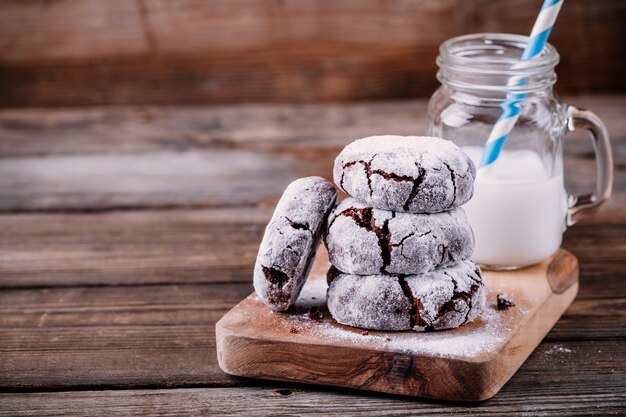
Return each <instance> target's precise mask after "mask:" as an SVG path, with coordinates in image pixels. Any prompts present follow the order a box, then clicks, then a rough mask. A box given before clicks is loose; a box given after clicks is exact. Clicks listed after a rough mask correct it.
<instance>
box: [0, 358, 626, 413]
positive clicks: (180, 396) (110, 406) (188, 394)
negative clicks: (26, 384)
mask: <svg viewBox="0 0 626 417" xmlns="http://www.w3.org/2000/svg"><path fill="white" fill-rule="evenodd" d="M545 347H547V346H545ZM545 347H543V348H542V347H540V348H539V350H540V351H541V352H540V353H539V354H546V351H545V350H544V348H545ZM561 348H562V349H566V348H563V347H561ZM550 349H553V347H550ZM546 356H547V357H548V358H550V357H551V358H552V361H554V359H555V355H554V354H546ZM559 356H560V357H561V358H563V357H564V356H563V355H562V354H558V356H557V357H559ZM559 360H563V359H559ZM518 375H519V374H517V375H516V376H514V377H513V379H512V380H511V383H510V384H508V385H507V386H505V387H504V389H503V391H502V394H501V395H498V396H496V397H495V398H492V399H491V400H489V401H488V402H486V403H481V404H480V405H475V404H461V405H457V404H455V405H452V404H449V403H448V404H446V403H443V404H442V403H439V402H429V401H426V400H422V399H420V400H416V399H406V398H403V397H395V396H390V395H376V396H372V395H368V394H367V393H363V392H358V391H352V390H346V389H339V388H333V389H324V388H320V387H310V386H298V385H296V386H289V385H288V386H286V385H284V384H283V385H278V386H274V387H263V388H262V387H254V388H248V387H246V388H203V389H199V388H196V389H176V390H171V389H170V390H166V389H160V390H128V391H84V392H55V393H32V394H30V393H25V394H10V395H7V394H4V395H3V394H0V408H1V409H0V416H7V417H8V416H11V417H14V416H29V415H37V416H42V417H44V416H46V417H47V416H77V417H78V416H80V417H85V416H101V415H109V414H111V415H119V416H139V415H143V416H148V415H149V416H189V415H202V416H204V415H207V416H215V417H218V416H233V415H237V416H254V417H257V416H291V415H325V416H333V417H334V416H363V417H373V416H379V415H381V410H384V414H385V415H388V416H397V417H400V416H415V415H420V416H425V417H439V416H449V415H455V416H461V417H469V416H475V415H477V414H480V415H499V416H502V415H520V416H529V415H530V416H537V417H544V416H563V415H564V413H567V415H575V416H598V415H605V416H610V415H616V416H617V415H623V412H624V408H625V407H626V405H625V399H624V395H623V389H624V385H623V383H622V384H620V383H616V384H610V385H609V384H607V385H605V386H602V385H600V386H595V385H592V384H589V385H588V386H587V387H577V386H569V385H568V386H567V388H566V387H565V386H564V385H563V384H560V383H555V384H545V385H544V384H538V383H536V382H534V383H533V382H532V381H527V382H526V383H525V384H524V383H523V381H521V380H520V378H519V377H518ZM555 382H557V381H555ZM558 382H564V381H562V380H559V381H558Z"/></svg>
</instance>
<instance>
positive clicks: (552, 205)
mask: <svg viewBox="0 0 626 417" xmlns="http://www.w3.org/2000/svg"><path fill="white" fill-rule="evenodd" d="M527 41H528V37H526V36H519V35H509V34H495V33H491V34H475V35H466V36H460V37H457V38H453V39H450V40H448V41H446V42H444V43H443V44H442V45H441V47H440V54H439V57H438V58H437V65H438V66H439V72H438V73H437V78H438V79H439V81H440V82H441V86H440V87H439V89H438V90H437V91H436V92H435V93H434V94H433V96H432V98H431V99H430V103H429V108H428V116H429V118H428V134H429V135H431V136H438V137H442V138H445V139H449V140H452V141H453V142H455V143H456V144H457V145H458V146H460V147H461V148H463V149H464V150H465V151H466V152H467V153H468V154H469V155H470V156H471V157H472V159H473V160H474V162H475V163H476V165H477V166H478V162H479V160H480V157H481V153H482V147H483V145H484V144H485V141H486V140H487V137H488V136H489V133H490V132H491V129H492V128H493V126H494V124H495V123H496V121H497V120H498V117H499V116H500V114H501V112H502V109H501V108H500V107H499V106H500V105H501V104H502V102H503V101H504V100H505V99H506V98H507V93H508V94H515V93H523V94H525V98H524V100H523V101H522V102H521V115H520V118H519V120H518V121H517V123H516V124H515V126H514V128H513V130H512V131H511V133H510V135H509V138H508V140H507V141H506V143H505V145H504V148H503V150H502V152H501V154H500V157H499V158H498V159H497V160H496V161H495V162H494V163H493V164H492V165H490V166H489V167H486V168H484V169H481V170H479V173H478V175H477V179H476V182H475V184H474V186H475V189H474V197H473V198H472V200H470V202H469V203H467V204H466V205H465V211H466V213H467V215H468V218H469V220H470V223H471V225H472V227H473V229H474V235H475V238H476V249H475V252H474V260H475V261H477V262H478V263H480V264H481V265H482V266H484V267H486V268H490V269H515V268H519V267H523V266H527V265H531V264H534V263H537V262H540V261H542V260H543V259H546V258H548V257H549V256H550V255H552V254H553V253H554V252H555V251H556V250H557V249H558V248H559V246H560V245H561V240H562V235H563V232H564V230H565V228H566V227H567V226H570V225H572V224H573V223H574V222H575V221H576V220H577V219H578V218H580V216H581V215H582V214H583V213H585V212H587V211H588V210H590V209H593V208H595V207H597V206H598V205H600V204H601V203H602V202H604V201H606V200H607V199H608V198H609V197H610V194H611V189H612V180H613V171H612V169H613V163H612V156H611V148H610V142H609V137H608V134H607V131H606V128H605V126H604V124H603V123H602V122H601V121H600V119H598V117H597V116H595V115H594V114H593V113H591V112H589V111H586V110H580V109H577V108H575V107H572V106H568V105H567V104H564V103H562V102H561V101H560V100H559V99H558V97H557V96H556V95H555V94H554V92H553V91H552V86H553V85H554V83H555V82H556V74H555V71H554V68H555V66H556V65H557V63H558V62H559V55H558V53H557V51H556V49H555V48H554V47H553V46H552V45H546V47H544V49H543V51H542V52H541V54H540V55H539V56H537V57H536V58H534V59H532V60H528V61H520V60H519V57H520V56H521V55H522V51H523V50H524V47H525V46H526V43H527ZM520 80H524V81H522V82H520ZM575 128H583V129H587V130H589V132H590V133H591V138H592V140H593V144H594V149H595V156H596V163H597V181H596V189H595V192H594V193H592V194H589V195H579V196H573V195H568V194H567V193H566V191H565V186H564V182H563V137H564V135H565V134H566V133H567V132H568V131H571V130H573V129H575Z"/></svg>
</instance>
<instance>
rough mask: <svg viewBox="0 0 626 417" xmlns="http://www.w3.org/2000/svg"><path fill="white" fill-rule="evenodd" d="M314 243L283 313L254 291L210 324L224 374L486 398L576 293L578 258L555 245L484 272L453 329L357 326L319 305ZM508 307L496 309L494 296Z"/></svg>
mask: <svg viewBox="0 0 626 417" xmlns="http://www.w3.org/2000/svg"><path fill="white" fill-rule="evenodd" d="M328 266H329V264H328V256H327V254H326V251H325V249H324V248H323V247H322V248H320V251H319V252H318V255H317V259H316V262H315V265H314V268H313V271H312V273H311V276H310V278H309V280H308V281H307V283H306V284H305V286H304V288H303V290H302V294H301V295H300V298H299V300H298V302H297V303H296V306H295V311H294V312H291V313H276V312H273V311H271V310H270V309H269V308H267V307H266V306H265V305H264V304H263V303H262V302H261V301H259V300H258V298H257V297H256V295H255V294H252V295H250V296H249V297H248V298H246V299H245V300H243V301H242V302H240V303H239V304H238V305H236V306H235V307H234V308H233V309H232V310H230V311H229V312H228V313H226V315H225V316H224V317H223V318H222V319H221V320H220V321H219V322H218V323H217V325H216V336H217V354H218V361H219V365H220V367H221V368H222V370H224V372H227V373H229V374H232V375H239V376H245V377H252V378H263V379H271V380H281V381H295V382H304V383H311V384H323V385H335V386H340V387H349V388H358V389H364V390H371V391H380V392H386V393H393V394H403V395H412V396H420V397H428V398H436V399H443V400H451V401H480V400H485V399H488V398H491V397H492V396H494V395H495V394H496V393H497V392H498V391H499V390H500V388H502V386H503V385H504V384H505V383H506V382H507V381H508V380H509V378H510V377H511V376H512V375H513V374H514V373H515V371H517V369H518V368H519V367H520V366H521V365H522V363H523V362H524V361H525V360H526V358H527V357H528V356H529V355H530V354H531V352H532V351H533V350H534V349H535V347H537V345H538V344H539V342H541V340H542V339H543V338H544V336H545V335H546V334H547V333H548V332H549V331H550V329H551V328H552V326H554V324H555V323H556V322H557V320H558V319H559V317H560V316H561V315H562V314H563V312H564V311H565V310H566V309H567V307H568V306H569V305H570V304H571V303H572V301H573V300H574V298H575V297H576V293H577V292H578V260H577V259H576V257H575V256H574V255H572V254H571V253H570V252H568V251H565V250H563V249H561V250H559V251H558V252H557V253H556V254H555V255H554V256H553V257H552V258H551V259H548V260H546V261H545V262H543V263H541V264H538V265H535V266H532V267H529V268H525V269H522V270H518V271H512V272H489V271H486V272H485V273H484V279H485V282H486V285H487V288H488V291H487V306H486V307H485V309H484V310H483V312H482V314H481V316H480V317H479V318H478V319H476V320H475V321H474V322H472V323H470V324H468V325H465V326H462V327H460V328H457V329H453V330H446V331H437V332H427V333H416V332H411V331H407V332H376V331H364V330H362V329H357V328H352V327H348V326H343V325H341V324H338V323H337V322H336V321H335V320H333V319H332V317H330V314H329V313H328V310H327V309H326V307H325V299H326V288H327V286H326V279H325V276H324V274H325V272H326V270H327V269H328ZM498 294H506V296H507V298H509V299H510V300H511V301H513V302H514V303H515V306H514V307H511V308H509V309H507V310H498V309H497V308H496V296H497V295H498Z"/></svg>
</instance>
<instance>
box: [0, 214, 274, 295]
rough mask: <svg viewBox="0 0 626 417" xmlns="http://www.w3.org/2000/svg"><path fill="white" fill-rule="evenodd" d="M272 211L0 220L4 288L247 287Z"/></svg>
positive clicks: (7, 217)
mask: <svg viewBox="0 0 626 417" xmlns="http://www.w3.org/2000/svg"><path fill="white" fill-rule="evenodd" d="M271 213H272V210H271V209H246V208H233V209H209V210H171V211H170V210H165V211H131V212H110V213H96V214H72V215H68V214H46V215H41V214H36V215H3V216H0V229H2V231H3V233H2V234H0V286H34V285H39V286H50V285H52V286H54V285H81V284H87V285H95V284H107V285H135V284H142V283H152V284H154V283H193V282H196V283H197V282H225V281H230V282H232V281H239V282H246V283H247V282H250V280H251V278H250V277H251V276H252V275H251V274H252V265H253V264H254V260H255V259H256V253H257V250H258V245H259V243H260V241H261V237H262V234H263V230H264V229H265V225H266V223H267V221H268V220H269V217H270V216H271Z"/></svg>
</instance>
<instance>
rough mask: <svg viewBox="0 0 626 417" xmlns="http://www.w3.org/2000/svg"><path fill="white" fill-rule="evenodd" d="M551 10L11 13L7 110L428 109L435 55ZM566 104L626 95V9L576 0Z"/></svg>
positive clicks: (564, 17)
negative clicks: (210, 106) (308, 104)
mask: <svg viewBox="0 0 626 417" xmlns="http://www.w3.org/2000/svg"><path fill="white" fill-rule="evenodd" d="M540 4H541V0H498V1H493V0H317V1H314V0H210V1H202V0H182V1H174V0H136V1H131V0H107V1H102V0H82V1H81V0H24V1H17V0H15V1H12V0H4V1H2V2H0V106H1V107H16V106H67V105H70V106H74V105H92V104H118V103H151V104H187V103H188V104H195V103H227V102H242V101H296V102H305V101H316V100H360V99H387V98H406V97H427V96H429V95H430V94H431V93H432V91H433V90H434V89H435V88H436V86H437V81H436V79H435V71H436V67H435V62H434V60H435V56H436V54H437V47H438V45H439V44H440V43H441V42H442V41H444V40H445V39H447V38H450V37H452V36H456V35H460V34H465V33H474V32H511V33H522V34H526V33H528V32H529V31H530V28H531V27H532V23H533V20H534V18H535V16H536V13H537V11H538V9H539V6H540ZM552 42H553V43H554V44H555V45H556V46H557V48H558V49H559V51H560V52H561V54H562V63H561V65H560V66H559V69H558V73H559V77H560V81H559V84H558V86H559V87H558V89H559V91H560V92H570V93H571V92H590V93H597V92H626V81H625V79H626V77H624V74H625V73H626V53H625V50H626V1H624V0H567V1H566V3H565V6H564V8H563V10H562V12H561V16H560V18H559V21H558V24H557V27H556V29H555V30H554V32H553V36H552Z"/></svg>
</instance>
